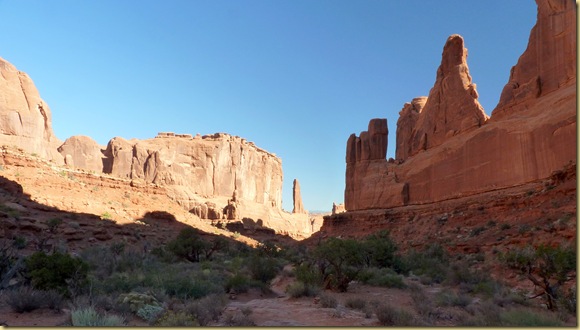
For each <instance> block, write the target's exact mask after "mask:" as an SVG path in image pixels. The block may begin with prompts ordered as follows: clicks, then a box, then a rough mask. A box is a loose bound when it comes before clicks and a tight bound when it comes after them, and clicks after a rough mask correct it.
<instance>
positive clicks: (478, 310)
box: [459, 300, 501, 327]
mask: <svg viewBox="0 0 580 330" xmlns="http://www.w3.org/2000/svg"><path fill="white" fill-rule="evenodd" d="M466 310H467V311H468V312H469V313H470V314H471V315H473V316H471V317H469V318H467V319H466V320H464V321H462V322H461V323H460V324H459V325H460V326H472V327H491V326H495V327H497V326H500V325H501V320H500V313H501V308H499V307H498V305H496V304H494V303H493V302H491V301H489V300H485V301H483V302H481V304H478V305H475V304H473V305H469V306H468V307H467V308H466Z"/></svg>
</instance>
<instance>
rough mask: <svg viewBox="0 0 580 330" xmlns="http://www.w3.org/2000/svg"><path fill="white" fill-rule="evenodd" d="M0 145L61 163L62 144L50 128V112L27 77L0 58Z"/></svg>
mask: <svg viewBox="0 0 580 330" xmlns="http://www.w3.org/2000/svg"><path fill="white" fill-rule="evenodd" d="M0 91H1V92H0V144H6V145H15V146H18V147H20V148H22V149H24V150H25V151H26V152H29V153H35V154H38V155H39V156H40V157H42V158H45V159H49V160H53V161H55V162H57V163H58V164H62V162H63V159H62V157H61V156H60V155H59V153H58V152H57V151H56V149H57V147H58V146H59V145H60V144H61V143H62V142H61V141H59V140H58V139H57V138H56V136H55V135H54V133H53V131H52V115H51V112H50V108H49V107H48V104H46V103H45V102H44V101H43V100H42V99H41V98H40V94H39V93H38V90H37V89H36V86H35V85H34V83H33V82H32V79H30V77H29V76H28V75H27V74H26V73H24V72H21V71H18V70H17V69H16V67H14V65H12V64H10V63H8V62H7V61H6V60H4V59H2V58H0Z"/></svg>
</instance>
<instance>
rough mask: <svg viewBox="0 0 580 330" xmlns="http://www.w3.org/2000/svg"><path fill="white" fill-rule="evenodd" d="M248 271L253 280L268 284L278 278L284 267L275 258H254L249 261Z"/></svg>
mask: <svg viewBox="0 0 580 330" xmlns="http://www.w3.org/2000/svg"><path fill="white" fill-rule="evenodd" d="M248 269H249V271H250V274H252V278H253V279H255V280H258V281H260V282H263V283H268V282H270V281H271V280H272V279H273V278H274V277H276V275H277V274H278V272H279V271H280V269H282V267H281V265H280V264H279V263H278V262H277V260H276V259H274V258H271V257H260V256H252V257H250V258H249V260H248Z"/></svg>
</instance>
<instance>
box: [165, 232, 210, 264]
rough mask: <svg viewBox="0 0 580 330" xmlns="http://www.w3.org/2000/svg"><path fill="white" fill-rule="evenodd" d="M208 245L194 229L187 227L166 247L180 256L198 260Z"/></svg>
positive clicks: (193, 260)
mask: <svg viewBox="0 0 580 330" xmlns="http://www.w3.org/2000/svg"><path fill="white" fill-rule="evenodd" d="M209 245H210V244H209V243H208V242H206V241H205V240H204V239H203V238H202V237H201V236H200V235H199V232H198V231H197V230H196V229H194V228H192V227H187V228H184V229H182V230H181V231H180V232H179V234H178V235H177V237H176V238H175V239H174V240H172V241H171V242H169V243H168V244H167V249H168V250H169V251H171V252H173V253H174V254H175V255H176V256H178V257H180V258H184V259H186V260H188V261H191V262H199V261H200V257H201V256H202V255H204V252H205V250H207V249H208V247H209Z"/></svg>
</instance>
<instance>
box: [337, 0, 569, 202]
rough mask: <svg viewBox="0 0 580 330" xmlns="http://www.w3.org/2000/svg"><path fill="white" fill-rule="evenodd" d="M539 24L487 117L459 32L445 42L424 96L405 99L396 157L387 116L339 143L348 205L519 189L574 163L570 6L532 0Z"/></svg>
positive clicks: (435, 199)
mask: <svg viewBox="0 0 580 330" xmlns="http://www.w3.org/2000/svg"><path fill="white" fill-rule="evenodd" d="M536 2H537V6H538V14H537V22H536V25H535V26H534V27H533V29H532V31H531V33H530V38H529V42H528V46H527V49H526V50H525V51H524V53H523V54H522V55H521V56H520V58H519V60H518V62H517V64H516V65H515V66H514V67H513V68H512V70H511V73H510V76H509V81H508V83H507V84H506V85H505V87H504V88H503V91H502V93H501V97H500V100H499V103H498V104H497V106H496V108H495V109H494V110H493V111H492V115H491V117H488V116H487V115H486V114H485V112H484V110H483V108H482V107H481V105H480V104H479V102H478V101H477V99H478V93H477V90H476V85H475V84H474V83H472V78H471V76H470V74H469V69H468V66H467V49H466V48H465V47H464V40H463V38H462V37H461V36H459V35H452V36H450V37H449V38H448V39H447V42H446V43H445V46H444V47H443V54H442V60H441V65H440V66H439V68H438V70H437V76H436V80H435V84H434V86H433V88H432V89H431V91H430V93H429V96H428V97H418V98H415V99H413V100H412V101H411V102H410V103H406V104H405V105H404V106H403V109H402V110H401V111H400V113H399V115H400V117H399V120H398V121H397V135H396V137H397V141H396V159H390V160H386V159H385V158H386V151H387V144H388V141H387V134H388V128H387V121H386V119H372V120H371V121H370V123H369V127H368V131H364V132H361V133H360V136H358V137H357V136H356V135H355V134H352V135H351V136H350V137H349V138H348V142H347V147H346V164H347V166H346V187H345V206H346V210H347V211H358V210H370V209H386V208H392V207H397V206H403V205H412V204H425V203H432V202H438V201H443V200H448V199H453V198H457V197H462V196H469V195H475V194H480V193H484V192H487V191H493V190H496V189H501V188H508V187H513V186H518V185H521V184H524V183H527V182H531V181H534V180H538V179H542V178H547V177H549V176H550V174H551V173H552V172H554V171H557V170H560V169H562V168H563V167H564V166H566V165H567V164H568V163H573V164H575V163H576V150H577V149H576V6H575V3H574V2H572V1H563V0H537V1H536Z"/></svg>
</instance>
